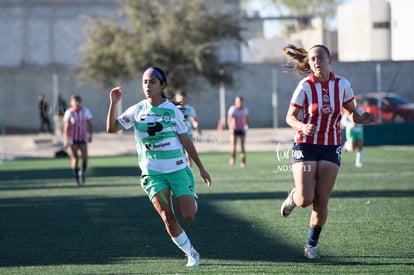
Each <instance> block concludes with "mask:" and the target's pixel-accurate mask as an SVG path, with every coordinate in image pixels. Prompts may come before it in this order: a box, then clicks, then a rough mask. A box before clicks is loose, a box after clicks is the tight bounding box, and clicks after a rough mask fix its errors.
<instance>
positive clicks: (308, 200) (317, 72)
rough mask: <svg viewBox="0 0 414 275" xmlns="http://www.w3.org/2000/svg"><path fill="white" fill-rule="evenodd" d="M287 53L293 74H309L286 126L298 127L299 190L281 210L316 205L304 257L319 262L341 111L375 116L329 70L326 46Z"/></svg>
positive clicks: (368, 118)
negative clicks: (362, 109) (362, 108)
mask: <svg viewBox="0 0 414 275" xmlns="http://www.w3.org/2000/svg"><path fill="white" fill-rule="evenodd" d="M284 52H285V54H287V55H288V56H289V57H290V59H291V60H292V61H293V62H294V66H293V68H294V70H295V71H296V72H297V73H299V74H301V75H303V76H305V78H304V79H302V80H301V81H300V82H299V84H298V86H297V87H296V89H295V91H294V92H293V96H292V99H291V102H290V106H289V109H288V112H287V115H286V122H287V124H288V125H290V126H291V127H292V128H294V129H295V135H294V143H293V146H292V171H293V178H294V182H295V187H294V188H293V189H292V190H291V191H290V192H289V195H288V197H287V199H286V200H285V201H284V202H283V204H282V207H281V214H282V216H284V217H287V216H288V215H289V214H290V213H291V212H292V210H293V209H294V208H295V207H296V206H299V207H307V206H310V205H312V213H311V217H310V226H309V231H308V237H307V241H306V244H305V251H304V256H305V257H307V258H309V259H315V258H319V255H318V254H317V252H316V245H317V243H318V241H319V235H320V233H321V230H322V227H323V226H324V224H325V222H326V220H327V217H328V201H329V198H330V195H331V192H332V189H333V187H334V184H335V180H336V177H337V175H338V171H339V167H340V164H341V140H340V135H341V131H340V121H341V112H342V109H344V111H345V114H346V115H347V116H348V117H350V118H351V119H352V120H353V122H354V123H363V124H364V123H373V122H374V115H373V114H372V113H362V114H359V113H358V112H357V110H356V107H355V104H354V92H353V90H352V88H351V84H350V83H349V81H348V80H346V79H345V78H343V77H342V76H340V75H338V74H335V73H334V72H332V71H331V70H330V64H331V61H332V59H331V55H330V52H329V49H328V48H327V47H326V46H324V45H315V46H313V47H312V48H310V50H309V51H307V50H305V49H303V48H297V47H295V46H294V45H288V46H287V47H285V48H284Z"/></svg>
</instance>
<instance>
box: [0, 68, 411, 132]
mask: <svg viewBox="0 0 414 275" xmlns="http://www.w3.org/2000/svg"><path fill="white" fill-rule="evenodd" d="M380 64H381V68H382V69H381V72H382V74H381V75H382V77H381V83H382V88H383V91H392V92H396V93H398V94H400V95H403V96H405V97H407V98H408V99H410V100H412V101H414V94H413V93H412V87H413V73H412V72H413V71H414V61H409V62H381V63H380ZM376 65H377V63H376V62H362V63H354V62H352V63H333V64H332V70H333V71H335V72H336V73H338V74H340V75H342V76H345V77H346V78H347V79H348V80H349V81H350V82H351V83H352V86H353V88H354V91H355V93H356V94H357V93H364V92H372V91H376V90H377V89H376V86H377V79H376ZM274 71H276V73H274ZM285 71H286V69H285V68H283V67H282V64H280V63H273V64H250V65H241V69H240V70H239V71H238V72H237V73H235V74H234V80H235V81H234V84H233V85H232V86H231V87H226V110H227V109H228V107H229V106H230V105H231V104H232V103H233V100H234V97H235V96H236V95H241V96H243V97H244V99H245V105H246V106H247V107H248V109H249V111H250V118H249V120H250V127H252V128H263V127H272V126H273V125H274V121H273V118H274V115H273V110H272V93H273V91H274V90H275V89H274V86H273V83H275V82H277V86H276V91H277V95H278V109H277V116H278V121H277V124H278V126H279V127H284V126H286V124H285V122H284V119H285V114H286V111H287V108H288V106H289V101H290V97H291V94H292V92H293V90H294V89H295V87H296V85H297V83H298V81H299V80H300V77H297V76H295V75H294V74H293V73H292V72H285ZM56 74H57V76H58V80H59V81H58V88H59V93H60V94H61V95H62V96H63V97H64V98H66V99H67V100H68V99H69V97H70V96H71V95H73V94H79V95H81V96H82V98H83V102H84V105H86V106H88V107H89V108H90V109H91V111H92V112H93V115H94V124H95V127H94V128H95V130H96V131H104V129H105V120H106V113H107V109H108V93H109V89H110V88H109V87H106V88H105V87H102V86H100V85H99V84H97V83H89V84H81V83H79V82H78V80H77V78H76V73H75V72H74V71H71V70H60V71H57V72H56ZM274 75H276V78H277V80H276V81H275V79H274ZM137 78H138V79H137V80H135V81H131V82H128V83H120V85H122V86H123V88H124V92H125V93H124V99H123V109H125V108H126V107H128V106H130V105H132V104H134V103H136V102H137V101H138V100H141V99H143V98H144V97H143V94H142V88H141V82H140V78H141V76H140V75H139V76H138V77H137ZM52 79H53V71H52V70H46V69H21V70H17V69H13V70H12V69H1V70H0V83H2V85H1V87H0V94H1V96H0V122H1V124H3V125H5V126H8V127H17V128H22V129H26V130H30V129H32V130H33V129H38V124H39V118H38V108H37V95H38V94H40V93H44V94H45V95H46V99H47V100H48V102H49V103H50V104H52V103H53V84H52V82H53V81H52ZM187 92H188V93H189V94H190V95H189V101H190V103H191V104H192V105H193V106H194V107H195V108H196V110H197V113H198V116H199V119H200V123H201V127H203V128H209V129H211V128H216V127H217V122H218V120H219V115H220V114H219V110H220V105H219V87H218V85H216V86H211V85H209V84H208V83H206V82H203V81H198V82H197V81H194V86H193V87H192V88H190V89H189V90H187ZM51 113H53V110H52V112H51Z"/></svg>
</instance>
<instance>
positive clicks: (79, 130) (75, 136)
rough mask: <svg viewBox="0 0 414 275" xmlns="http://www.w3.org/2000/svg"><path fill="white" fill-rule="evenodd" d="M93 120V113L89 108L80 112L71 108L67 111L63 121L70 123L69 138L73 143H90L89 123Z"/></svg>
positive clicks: (83, 108) (81, 109)
mask: <svg viewBox="0 0 414 275" xmlns="http://www.w3.org/2000/svg"><path fill="white" fill-rule="evenodd" d="M91 119H92V113H91V111H90V110H89V109H88V108H85V107H82V108H80V109H79V110H75V109H73V108H70V109H68V110H66V112H65V115H64V116H63V121H65V122H68V123H69V131H68V136H69V139H70V140H71V141H72V142H73V141H81V142H86V141H88V129H87V121H88V120H91Z"/></svg>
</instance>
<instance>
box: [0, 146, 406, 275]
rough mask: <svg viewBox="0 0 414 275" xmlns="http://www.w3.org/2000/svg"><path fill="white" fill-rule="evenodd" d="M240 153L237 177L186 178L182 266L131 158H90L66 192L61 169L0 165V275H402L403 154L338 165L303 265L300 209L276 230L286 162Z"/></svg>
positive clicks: (287, 183)
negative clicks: (191, 196)
mask: <svg viewBox="0 0 414 275" xmlns="http://www.w3.org/2000/svg"><path fill="white" fill-rule="evenodd" d="M279 153H281V154H279V155H277V153H276V152H267V153H248V166H247V167H246V168H245V169H240V168H238V167H229V166H228V154H225V153H206V154H201V158H202V159H203V161H204V164H205V166H206V168H207V169H208V171H209V172H210V174H211V176H212V178H213V185H212V187H211V188H207V187H206V186H205V185H203V184H202V183H201V179H200V178H199V177H198V171H197V170H196V169H195V174H196V181H197V188H198V189H197V191H198V193H199V201H198V203H199V212H198V216H197V219H196V221H195V222H193V223H190V224H184V223H182V224H183V226H184V228H185V230H186V231H187V233H188V235H189V236H190V238H191V240H192V242H193V244H194V246H195V247H196V248H197V249H198V250H199V252H200V254H201V265H200V266H199V267H196V268H187V267H185V266H184V264H185V258H184V255H183V254H182V253H181V252H180V251H179V250H178V248H177V247H175V245H174V244H173V243H172V242H171V240H170V239H169V237H168V235H167V233H166V232H165V230H164V227H163V224H162V222H161V220H160V218H159V217H158V216H157V214H156V213H155V211H154V210H153V208H152V205H151V203H150V202H149V201H148V199H147V197H146V196H145V194H144V192H143V191H142V190H141V188H140V186H139V184H138V180H137V169H136V167H135V165H136V157H135V156H125V157H111V158H91V159H90V167H89V170H88V177H87V182H86V184H85V186H83V187H80V188H77V187H76V186H75V184H74V182H73V180H72V178H71V171H70V170H69V169H68V168H69V160H68V159H50V160H15V161H10V162H5V163H3V164H1V165H0V248H1V252H0V274H187V273H192V274H301V273H306V274H321V273H326V274H351V273H352V274H367V273H368V274H410V273H411V274H413V273H414V215H413V210H414V200H413V199H414V183H413V177H414V169H413V167H414V166H413V157H414V147H413V146H399V147H367V148H366V149H365V152H364V167H363V168H359V169H358V168H355V167H354V166H353V161H354V154H352V153H346V152H345V153H343V164H342V167H341V171H340V174H339V176H338V180H337V183H336V186H335V189H334V193H333V195H332V198H331V201H330V205H329V210H330V212H329V218H328V222H327V224H326V226H325V228H324V230H323V232H322V235H321V239H320V243H319V246H318V252H319V254H320V255H321V257H322V258H321V259H320V260H312V261H311V260H307V259H304V258H303V244H304V242H305V239H306V235H307V229H308V220H309V214H310V208H306V209H295V211H294V212H293V214H292V215H291V216H290V217H288V218H282V217H281V216H280V214H279V208H280V205H281V203H282V201H283V200H284V198H285V197H286V195H287V191H288V190H289V189H290V188H291V187H292V186H293V183H292V175H291V172H290V171H288V170H289V161H288V160H286V159H284V158H283V156H284V153H288V152H287V151H285V152H279Z"/></svg>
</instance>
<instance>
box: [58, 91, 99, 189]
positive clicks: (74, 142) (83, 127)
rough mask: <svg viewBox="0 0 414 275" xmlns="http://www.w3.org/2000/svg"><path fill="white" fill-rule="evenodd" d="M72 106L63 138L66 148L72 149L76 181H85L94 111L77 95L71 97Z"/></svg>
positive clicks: (72, 163) (65, 122)
mask: <svg viewBox="0 0 414 275" xmlns="http://www.w3.org/2000/svg"><path fill="white" fill-rule="evenodd" d="M70 106H71V108H70V109H68V110H66V112H65V114H64V116H63V121H64V129H63V138H64V146H65V148H68V147H70V149H71V167H72V171H73V175H74V177H75V180H76V183H77V185H78V186H80V184H81V183H84V182H85V172H86V167H87V165H88V145H87V144H88V142H92V113H91V111H90V110H89V109H88V108H86V107H84V106H82V99H81V97H80V96H78V95H75V96H72V97H71V99H70ZM79 151H80V152H81V154H82V166H81V169H80V170H79V164H78V162H79Z"/></svg>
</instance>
